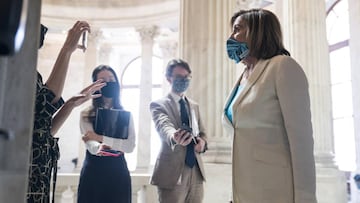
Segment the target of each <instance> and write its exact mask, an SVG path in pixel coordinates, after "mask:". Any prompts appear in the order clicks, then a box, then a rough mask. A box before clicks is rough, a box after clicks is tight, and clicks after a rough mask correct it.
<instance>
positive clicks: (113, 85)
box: [101, 82, 120, 98]
mask: <svg viewBox="0 0 360 203" xmlns="http://www.w3.org/2000/svg"><path fill="white" fill-rule="evenodd" d="M119 92H120V87H119V85H118V83H117V82H107V83H106V86H104V87H103V88H101V94H102V96H104V97H107V98H116V97H118V96H119Z"/></svg>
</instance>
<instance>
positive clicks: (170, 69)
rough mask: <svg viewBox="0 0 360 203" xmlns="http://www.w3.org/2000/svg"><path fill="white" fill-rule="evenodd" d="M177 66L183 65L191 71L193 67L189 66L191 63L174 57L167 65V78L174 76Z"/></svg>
mask: <svg viewBox="0 0 360 203" xmlns="http://www.w3.org/2000/svg"><path fill="white" fill-rule="evenodd" d="M176 66H181V67H183V68H184V69H186V70H187V71H188V72H189V73H191V69H190V67H189V64H188V63H187V62H186V61H184V60H182V59H172V60H170V61H169V63H168V64H167V66H166V73H165V76H166V78H170V77H171V76H172V73H173V70H174V68H175V67H176Z"/></svg>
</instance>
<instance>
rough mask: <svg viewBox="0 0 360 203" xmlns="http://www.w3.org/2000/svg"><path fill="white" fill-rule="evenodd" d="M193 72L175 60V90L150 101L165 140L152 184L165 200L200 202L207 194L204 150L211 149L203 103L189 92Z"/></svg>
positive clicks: (171, 67) (171, 73) (169, 72)
mask: <svg viewBox="0 0 360 203" xmlns="http://www.w3.org/2000/svg"><path fill="white" fill-rule="evenodd" d="M190 74H191V70H190V67H189V65H188V63H187V62H185V61H184V60H181V59H173V60H171V61H170V62H169V63H168V65H167V68H166V79H167V80H168V81H169V83H170V84H171V92H170V93H169V94H168V95H166V96H165V97H164V98H162V99H160V100H157V101H153V102H151V104H150V111H151V115H152V118H153V121H154V123H155V127H156V130H157V131H158V133H159V136H160V138H161V142H162V146H161V150H160V152H159V155H158V157H157V160H156V164H155V168H154V172H153V175H152V178H151V184H153V185H156V186H157V188H158V194H159V202H161V203H185V202H186V203H200V202H202V199H203V196H204V189H203V181H204V180H205V174H204V166H203V162H202V160H201V153H204V152H205V151H206V149H207V147H206V135H205V131H204V127H203V124H202V122H201V119H200V114H199V106H198V105H197V104H196V103H195V102H194V101H192V100H191V99H189V98H188V97H186V96H185V91H186V89H187V88H188V86H189V83H190V79H191V75H190Z"/></svg>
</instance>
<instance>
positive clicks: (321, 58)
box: [282, 0, 346, 203]
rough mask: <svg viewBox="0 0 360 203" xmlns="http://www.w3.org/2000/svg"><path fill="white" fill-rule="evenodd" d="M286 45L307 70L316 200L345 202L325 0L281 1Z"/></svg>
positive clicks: (333, 202) (327, 202)
mask: <svg viewBox="0 0 360 203" xmlns="http://www.w3.org/2000/svg"><path fill="white" fill-rule="evenodd" d="M282 2H283V6H282V8H283V9H284V10H283V12H284V13H283V16H284V18H283V19H284V22H283V29H284V37H285V46H286V47H287V48H288V49H289V51H290V53H291V54H292V56H293V57H294V58H295V59H296V60H297V61H298V62H299V63H300V64H301V66H302V67H303V68H304V71H305V72H306V75H307V77H308V81H309V88H310V100H311V101H310V102H311V113H312V123H313V131H314V141H315V146H314V148H315V160H316V173H317V174H316V178H317V198H318V202H319V203H322V202H324V203H325V202H326V203H343V202H346V180H345V175H344V173H343V172H341V171H339V169H338V166H337V165H336V164H335V161H334V137H333V128H332V106H331V82H330V61H329V49H328V43H327V39H326V37H324V36H326V23H325V19H326V11H325V1H313V0H293V1H282Z"/></svg>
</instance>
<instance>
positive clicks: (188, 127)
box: [180, 124, 197, 144]
mask: <svg viewBox="0 0 360 203" xmlns="http://www.w3.org/2000/svg"><path fill="white" fill-rule="evenodd" d="M180 129H181V130H185V131H186V132H188V133H190V136H191V138H192V140H193V141H194V143H195V144H197V141H196V138H195V136H194V134H193V132H192V131H193V130H192V128H190V126H188V125H185V124H183V125H182V126H181V127H180Z"/></svg>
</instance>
